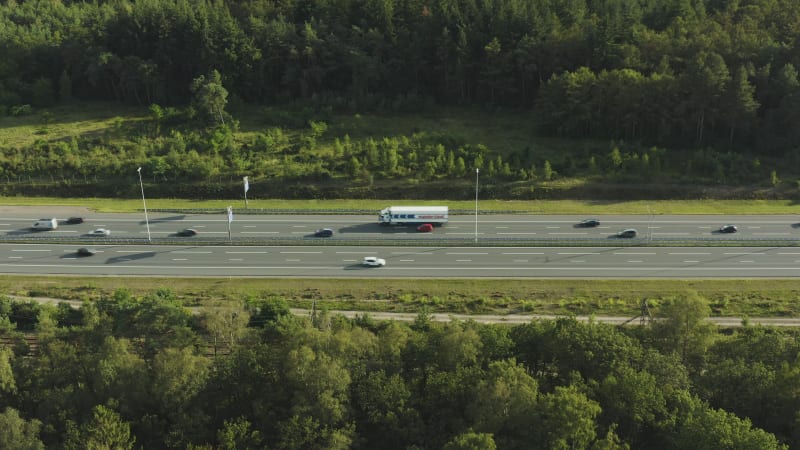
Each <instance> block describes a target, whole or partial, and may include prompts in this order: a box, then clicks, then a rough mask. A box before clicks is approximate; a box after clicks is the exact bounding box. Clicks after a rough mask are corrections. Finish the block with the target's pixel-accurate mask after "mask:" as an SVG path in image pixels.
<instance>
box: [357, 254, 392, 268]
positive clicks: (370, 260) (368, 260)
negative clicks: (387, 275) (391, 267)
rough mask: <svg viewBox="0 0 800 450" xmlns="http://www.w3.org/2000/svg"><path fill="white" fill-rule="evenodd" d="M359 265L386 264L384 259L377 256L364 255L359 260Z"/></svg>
mask: <svg viewBox="0 0 800 450" xmlns="http://www.w3.org/2000/svg"><path fill="white" fill-rule="evenodd" d="M361 265H362V266H367V267H381V266H385V265H386V260H385V259H382V258H378V257H377V256H365V257H364V259H362V260H361Z"/></svg>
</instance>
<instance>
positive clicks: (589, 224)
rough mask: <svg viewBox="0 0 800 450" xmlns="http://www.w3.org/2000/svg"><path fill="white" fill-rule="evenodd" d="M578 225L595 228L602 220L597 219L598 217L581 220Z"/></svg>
mask: <svg viewBox="0 0 800 450" xmlns="http://www.w3.org/2000/svg"><path fill="white" fill-rule="evenodd" d="M578 226H579V227H581V228H594V227H597V226H600V221H599V220H597V219H586V220H581V221H580V222H579V223H578Z"/></svg>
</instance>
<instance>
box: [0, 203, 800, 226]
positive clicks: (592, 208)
mask: <svg viewBox="0 0 800 450" xmlns="http://www.w3.org/2000/svg"><path fill="white" fill-rule="evenodd" d="M415 204H424V205H440V204H444V205H448V206H449V207H450V209H454V210H455V209H461V210H466V211H474V209H475V202H474V201H450V200H435V201H434V200H427V201H413V200H400V201H396V200H391V199H390V200H280V199H268V200H259V199H254V200H248V207H249V208H250V209H297V210H308V211H309V212H311V213H313V212H314V211H316V210H327V209H343V210H367V211H375V212H376V213H377V211H378V210H380V209H381V208H385V207H386V206H389V205H415ZM0 205H17V206H26V205H27V206H48V205H60V206H64V205H66V206H75V207H83V208H88V209H90V210H92V211H97V212H136V211H141V210H142V200H141V199H110V198H52V197H48V198H40V197H4V198H3V197H0ZM229 205H231V206H233V207H234V209H235V210H239V211H243V210H244V200H243V199H240V200H190V199H161V198H147V207H148V209H154V210H155V209H195V208H199V209H205V208H208V209H220V210H224V209H225V208H226V207H227V206H229ZM478 205H479V210H480V211H516V212H520V213H526V214H575V215H577V216H580V217H583V216H590V215H603V214H640V215H649V214H655V215H665V214H720V215H733V214H798V222H800V205H799V204H798V203H797V202H796V201H794V200H647V201H645V200H636V201H610V200H609V201H590V200H530V201H503V200H479V202H478Z"/></svg>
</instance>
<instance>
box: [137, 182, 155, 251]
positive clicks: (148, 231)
mask: <svg viewBox="0 0 800 450" xmlns="http://www.w3.org/2000/svg"><path fill="white" fill-rule="evenodd" d="M136 171H137V172H139V187H140V188H142V204H143V205H144V223H145V224H146V225H147V242H152V241H151V240H150V221H149V220H148V219H147V202H146V201H144V184H142V168H141V167H139V168H138V169H136Z"/></svg>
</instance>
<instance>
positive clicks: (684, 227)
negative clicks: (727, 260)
mask: <svg viewBox="0 0 800 450" xmlns="http://www.w3.org/2000/svg"><path fill="white" fill-rule="evenodd" d="M59 212H60V213H61V214H62V215H56V216H55V217H56V218H58V219H59V220H60V225H59V227H58V229H56V230H54V231H47V232H41V231H38V232H37V231H32V230H31V229H30V227H31V225H32V224H33V223H34V222H35V221H36V220H37V219H40V218H48V217H53V215H50V214H55V213H53V212H51V213H50V214H48V210H47V209H44V208H38V209H21V210H11V211H0V234H5V235H7V236H37V235H40V236H41V235H47V236H64V237H82V236H86V237H88V233H89V232H91V231H92V230H93V229H95V228H107V229H109V230H110V231H111V236H112V237H123V238H147V237H148V225H149V235H150V236H151V237H152V238H160V237H176V233H177V232H178V231H179V230H182V229H185V228H194V229H196V230H197V231H198V232H199V234H200V235H203V236H209V237H223V238H224V237H227V236H228V232H229V230H228V219H227V215H225V214H217V215H203V214H198V215H185V214H169V213H150V214H149V215H148V220H147V221H145V218H144V214H96V213H85V214H83V217H84V218H85V222H84V223H83V224H79V225H67V224H64V223H63V220H64V219H66V218H67V215H64V212H65V211H59ZM586 218H587V217H579V216H574V215H569V216H566V215H565V216H550V215H547V216H537V215H478V227H477V237H478V238H479V239H480V238H523V239H524V238H532V239H560V240H564V239H581V240H584V239H615V235H616V233H617V232H618V231H621V230H623V229H625V228H635V229H637V231H638V237H639V238H648V239H660V238H672V239H681V238H686V239H694V238H701V239H777V240H781V239H787V240H790V239H794V238H800V218H798V217H797V216H791V215H775V216H752V215H748V216H718V215H696V216H647V215H642V216H599V217H596V218H597V219H599V220H600V225H599V226H597V227H593V228H582V227H579V226H578V223H579V222H580V221H581V220H583V219H586ZM726 224H734V225H736V226H737V227H738V230H739V231H738V232H737V233H733V234H727V233H722V232H720V231H719V229H720V227H721V226H723V225H726ZM319 228H331V229H333V230H334V232H335V235H334V236H333V238H330V239H348V238H351V239H376V238H377V239H381V238H392V239H398V238H399V239H402V238H414V239H425V238H429V239H435V238H436V237H437V236H440V237H441V236H444V237H447V238H464V239H465V241H466V240H469V239H474V237H475V235H476V233H475V229H476V227H475V217H474V216H466V215H451V216H450V222H449V223H448V224H447V225H445V226H443V227H437V228H436V229H435V230H434V232H432V233H419V232H417V231H416V229H415V228H414V227H405V226H392V227H385V226H380V225H378V224H377V212H376V214H375V215H368V216H353V215H250V214H239V213H237V212H235V213H234V220H233V222H232V223H231V224H230V233H231V236H233V237H248V238H258V237H300V238H313V233H314V231H315V230H316V229H319Z"/></svg>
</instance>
